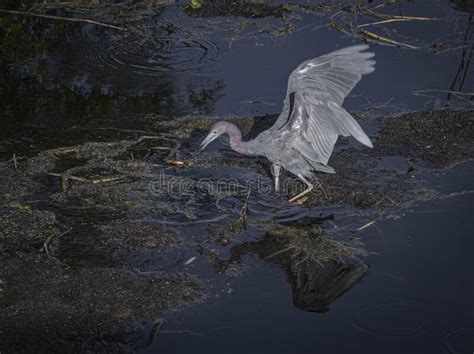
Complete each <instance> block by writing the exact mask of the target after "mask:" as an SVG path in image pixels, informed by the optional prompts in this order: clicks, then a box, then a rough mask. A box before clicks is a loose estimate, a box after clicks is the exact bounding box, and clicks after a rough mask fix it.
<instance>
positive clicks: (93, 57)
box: [84, 36, 223, 76]
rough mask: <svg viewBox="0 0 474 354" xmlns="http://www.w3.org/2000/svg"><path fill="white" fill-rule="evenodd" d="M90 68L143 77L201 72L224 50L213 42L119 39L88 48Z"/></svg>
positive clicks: (87, 59)
mask: <svg viewBox="0 0 474 354" xmlns="http://www.w3.org/2000/svg"><path fill="white" fill-rule="evenodd" d="M84 51H85V53H84V56H85V61H86V62H87V65H88V66H90V67H92V68H96V69H97V68H101V69H112V70H115V71H116V70H125V71H127V70H128V71H130V72H133V73H136V74H140V75H148V76H154V75H160V74H162V73H167V72H185V71H193V72H195V71H199V70H201V69H205V68H208V67H210V66H212V65H214V64H215V63H217V62H219V61H220V60H221V57H222V52H223V49H222V47H221V46H220V45H219V43H217V42H215V41H213V40H210V39H204V38H199V39H172V38H161V37H160V38H152V37H149V38H146V39H143V38H142V39H140V38H139V37H136V36H133V37H130V36H121V37H116V38H114V39H113V40H112V41H109V42H104V43H99V44H97V45H96V46H95V47H93V48H84Z"/></svg>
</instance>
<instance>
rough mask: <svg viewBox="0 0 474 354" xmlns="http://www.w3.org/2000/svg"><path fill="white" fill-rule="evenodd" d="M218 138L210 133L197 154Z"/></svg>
mask: <svg viewBox="0 0 474 354" xmlns="http://www.w3.org/2000/svg"><path fill="white" fill-rule="evenodd" d="M218 137H219V136H218V135H214V134H212V133H210V134H209V135H208V136H207V137H206V139H204V140H203V141H202V143H201V146H200V147H199V152H201V151H202V150H204V149H205V148H206V146H207V145H209V144H210V143H212V142H213V141H214V140H216V139H217V138H218Z"/></svg>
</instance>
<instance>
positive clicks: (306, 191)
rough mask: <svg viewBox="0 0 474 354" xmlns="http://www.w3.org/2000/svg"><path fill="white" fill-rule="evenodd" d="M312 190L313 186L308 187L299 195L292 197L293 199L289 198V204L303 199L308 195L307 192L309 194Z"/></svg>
mask: <svg viewBox="0 0 474 354" xmlns="http://www.w3.org/2000/svg"><path fill="white" fill-rule="evenodd" d="M313 188H314V186H313V185H311V186H309V187H308V188H306V189H305V190H304V191H303V192H301V193H300V194H298V195H296V196H294V197H293V198H291V199H290V200H289V201H290V202H295V201H297V200H298V199H301V198H303V197H304V196H305V195H306V194H308V193H309V192H311V191H312V190H313ZM301 203H303V202H301Z"/></svg>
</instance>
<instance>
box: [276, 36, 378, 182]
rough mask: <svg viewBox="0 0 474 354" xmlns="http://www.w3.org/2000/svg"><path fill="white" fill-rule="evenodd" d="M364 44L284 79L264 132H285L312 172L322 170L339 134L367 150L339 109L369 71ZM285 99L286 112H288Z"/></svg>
mask: <svg viewBox="0 0 474 354" xmlns="http://www.w3.org/2000/svg"><path fill="white" fill-rule="evenodd" d="M367 49H368V46H366V45H356V46H351V47H347V48H342V49H340V50H337V51H335V52H332V53H329V54H326V55H323V56H321V57H319V58H315V59H311V60H308V61H305V62H304V63H302V64H301V65H299V66H298V67H297V68H296V69H295V70H294V71H293V72H292V74H291V75H290V78H289V80H288V90H287V98H286V99H285V104H284V107H283V111H282V113H281V115H280V117H279V118H278V120H277V122H276V123H275V124H274V125H273V127H271V128H270V130H277V131H279V132H280V134H283V133H285V134H287V133H289V135H288V136H290V137H291V139H292V145H293V146H294V147H295V148H296V149H297V150H298V151H299V152H300V153H301V154H302V155H303V156H304V158H305V159H307V161H308V162H309V163H310V164H311V165H312V166H313V167H314V168H315V169H316V170H321V171H324V172H329V173H333V172H334V170H333V169H332V167H330V166H326V165H327V163H328V161H329V158H330V156H331V154H332V152H333V149H334V145H335V144H336V141H337V138H338V136H339V135H343V136H349V135H352V136H353V137H355V138H356V139H357V140H358V141H359V142H361V143H362V144H364V145H366V146H369V147H372V143H371V141H370V139H369V137H368V136H367V135H366V134H365V133H364V131H363V130H362V128H361V127H360V125H359V124H358V123H357V121H356V120H355V119H354V118H353V117H352V116H351V115H350V114H349V113H348V112H347V111H346V110H345V109H344V108H343V107H342V103H343V102H344V98H345V97H346V96H347V95H348V94H349V92H350V91H351V90H352V89H353V88H354V87H355V85H356V84H357V83H358V82H359V81H360V79H361V77H362V75H365V74H369V73H371V72H373V71H374V64H375V61H374V60H372V58H373V57H374V54H373V53H370V52H364V51H365V50H367ZM290 95H291V109H290V102H289V101H290V99H289V98H290Z"/></svg>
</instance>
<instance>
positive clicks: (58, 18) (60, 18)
mask: <svg viewBox="0 0 474 354" xmlns="http://www.w3.org/2000/svg"><path fill="white" fill-rule="evenodd" d="M0 13H6V14H11V15H21V16H31V17H40V18H46V19H50V20H60V21H70V22H82V23H90V24H93V25H97V26H102V27H107V28H113V29H116V30H119V31H127V29H126V28H124V27H118V26H114V25H109V24H107V23H103V22H97V21H94V20H89V19H86V18H71V17H61V16H53V15H42V14H34V13H30V12H23V11H15V10H0Z"/></svg>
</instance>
